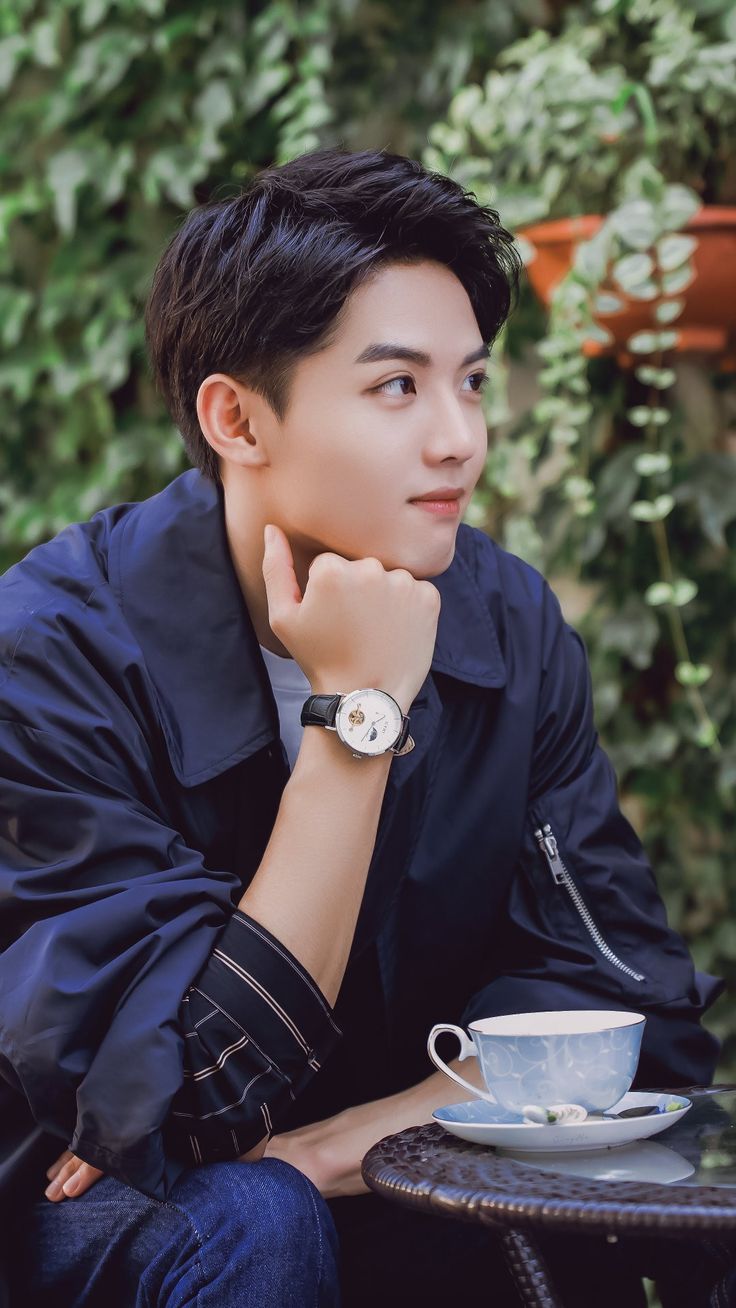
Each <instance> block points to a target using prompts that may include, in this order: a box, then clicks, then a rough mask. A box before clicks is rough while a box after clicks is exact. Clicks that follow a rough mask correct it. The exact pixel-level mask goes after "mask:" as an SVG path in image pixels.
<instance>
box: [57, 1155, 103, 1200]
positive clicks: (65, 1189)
mask: <svg viewBox="0 0 736 1308" xmlns="http://www.w3.org/2000/svg"><path fill="white" fill-rule="evenodd" d="M46 1176H47V1177H48V1179H49V1181H50V1182H51V1184H50V1185H49V1186H48V1187H47V1189H46V1192H45V1193H46V1198H47V1199H50V1200H51V1201H52V1203H58V1202H59V1200H61V1199H77V1198H79V1195H80V1194H84V1192H85V1190H89V1188H90V1186H92V1185H94V1183H95V1181H99V1179H100V1177H101V1176H102V1172H101V1171H100V1170H99V1168H97V1167H92V1166H91V1164H90V1163H83V1162H82V1159H81V1158H77V1155H76V1154H72V1153H70V1152H69V1150H68V1149H65V1150H64V1152H63V1154H61V1155H60V1156H59V1157H58V1158H57V1160H56V1162H55V1163H52V1164H51V1167H50V1168H49V1170H48V1171H47V1173H46Z"/></svg>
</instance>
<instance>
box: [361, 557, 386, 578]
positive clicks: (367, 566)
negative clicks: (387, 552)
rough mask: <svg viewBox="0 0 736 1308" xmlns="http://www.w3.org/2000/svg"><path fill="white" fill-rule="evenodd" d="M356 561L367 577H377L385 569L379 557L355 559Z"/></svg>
mask: <svg viewBox="0 0 736 1308" xmlns="http://www.w3.org/2000/svg"><path fill="white" fill-rule="evenodd" d="M356 563H357V566H358V567H359V568H360V570H361V572H364V573H365V574H366V576H368V577H379V576H381V575H382V574H383V572H384V571H385V569H384V566H383V564H382V563H381V560H380V559H374V558H367V559H357V560H356Z"/></svg>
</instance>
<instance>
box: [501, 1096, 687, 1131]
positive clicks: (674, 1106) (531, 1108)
mask: <svg viewBox="0 0 736 1308" xmlns="http://www.w3.org/2000/svg"><path fill="white" fill-rule="evenodd" d="M680 1107H681V1104H678V1103H676V1102H675V1101H674V1100H673V1101H671V1102H670V1103H668V1104H665V1106H664V1107H660V1105H659V1104H643V1105H641V1106H640V1107H637V1108H622V1109H621V1112H620V1113H612V1112H610V1111H609V1112H606V1113H588V1112H586V1110H585V1109H584V1108H583V1106H582V1104H550V1106H549V1108H543V1107H542V1106H541V1105H540V1104H527V1105H526V1107H525V1108H523V1109H522V1110H521V1111H522V1116H523V1118H524V1121H525V1122H536V1123H538V1124H539V1125H540V1126H562V1125H563V1124H564V1123H565V1122H584V1121H585V1120H586V1118H588V1117H592V1118H595V1119H596V1120H597V1121H601V1120H603V1119H604V1118H608V1119H609V1120H611V1119H613V1120H614V1121H616V1120H618V1119H619V1118H626V1117H649V1116H650V1115H651V1114H653V1113H675V1112H677V1111H678V1109H679V1108H680Z"/></svg>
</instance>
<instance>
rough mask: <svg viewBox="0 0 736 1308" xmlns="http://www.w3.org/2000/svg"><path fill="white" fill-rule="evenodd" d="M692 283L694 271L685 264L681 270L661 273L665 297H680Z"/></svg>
mask: <svg viewBox="0 0 736 1308" xmlns="http://www.w3.org/2000/svg"><path fill="white" fill-rule="evenodd" d="M694 281H695V269H694V268H693V267H692V265H691V264H689V263H686V264H685V266H684V267H683V268H675V270H674V272H666V273H662V290H663V292H664V294H665V295H680V294H681V292H682V291H685V290H687V288H688V286H691V285H692V283H693V282H694Z"/></svg>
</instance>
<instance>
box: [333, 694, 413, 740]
mask: <svg viewBox="0 0 736 1308" xmlns="http://www.w3.org/2000/svg"><path fill="white" fill-rule="evenodd" d="M402 725H403V722H402V717H401V709H400V708H399V706H398V704H397V703H396V702H395V701H394V700H393V699H391V696H390V695H385V694H384V693H383V692H382V691H380V690H352V691H351V692H350V694H349V695H346V696H345V698H344V699H343V701H342V703H341V705H340V707H339V709H338V710H337V716H336V718H335V726H336V727H337V734H338V736H339V737H340V739H341V740H343V741H344V742H345V744H346V745H349V747H350V748H351V749H354V750H355V752H356V754H385V752H386V750H387V749H390V748H391V746H392V745H395V744H396V741H397V740H398V739H399V736H400V734H401V728H402Z"/></svg>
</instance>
